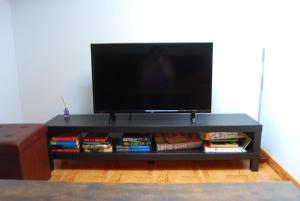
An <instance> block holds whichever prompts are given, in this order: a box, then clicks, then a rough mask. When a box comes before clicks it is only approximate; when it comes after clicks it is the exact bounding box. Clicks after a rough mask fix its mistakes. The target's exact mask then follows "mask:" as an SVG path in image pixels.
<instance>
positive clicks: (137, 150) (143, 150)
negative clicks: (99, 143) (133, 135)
mask: <svg viewBox="0 0 300 201" xmlns="http://www.w3.org/2000/svg"><path fill="white" fill-rule="evenodd" d="M117 152H150V150H149V149H135V150H129V149H128V150H124V149H122V150H119V149H117Z"/></svg>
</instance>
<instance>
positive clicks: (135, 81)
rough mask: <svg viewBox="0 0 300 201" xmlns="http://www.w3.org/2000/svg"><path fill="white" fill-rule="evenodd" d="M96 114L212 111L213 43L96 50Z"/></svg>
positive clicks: (112, 46) (118, 46) (100, 47)
mask: <svg viewBox="0 0 300 201" xmlns="http://www.w3.org/2000/svg"><path fill="white" fill-rule="evenodd" d="M91 53H92V77H93V102H94V112H95V113H99V112H144V111H198V112H210V111H211V87H212V57H213V44H212V43H131V44H128V43H124V44H91Z"/></svg>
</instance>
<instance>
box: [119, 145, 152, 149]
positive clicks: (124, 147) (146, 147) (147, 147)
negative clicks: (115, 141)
mask: <svg viewBox="0 0 300 201" xmlns="http://www.w3.org/2000/svg"><path fill="white" fill-rule="evenodd" d="M117 148H120V149H150V147H149V146H122V145H121V146H120V145H117Z"/></svg>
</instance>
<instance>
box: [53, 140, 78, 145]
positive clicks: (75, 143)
mask: <svg viewBox="0 0 300 201" xmlns="http://www.w3.org/2000/svg"><path fill="white" fill-rule="evenodd" d="M50 144H51V145H62V146H77V145H78V142H76V141H74V142H73V141H56V142H53V141H52V142H51V143H50Z"/></svg>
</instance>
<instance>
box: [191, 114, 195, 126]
mask: <svg viewBox="0 0 300 201" xmlns="http://www.w3.org/2000/svg"><path fill="white" fill-rule="evenodd" d="M191 122H192V123H193V124H194V123H196V113H195V112H192V113H191Z"/></svg>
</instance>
